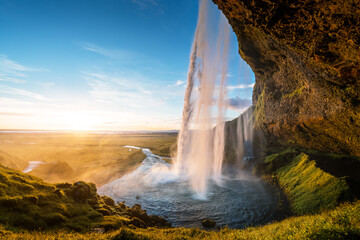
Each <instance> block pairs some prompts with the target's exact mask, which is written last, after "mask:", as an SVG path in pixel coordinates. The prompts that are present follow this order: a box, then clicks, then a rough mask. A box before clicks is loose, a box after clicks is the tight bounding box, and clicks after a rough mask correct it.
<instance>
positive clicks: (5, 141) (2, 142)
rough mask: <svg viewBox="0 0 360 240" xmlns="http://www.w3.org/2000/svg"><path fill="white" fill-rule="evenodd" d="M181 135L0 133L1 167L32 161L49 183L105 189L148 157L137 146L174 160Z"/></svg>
mask: <svg viewBox="0 0 360 240" xmlns="http://www.w3.org/2000/svg"><path fill="white" fill-rule="evenodd" d="M176 139H177V134H166V133H159V134H94V133H88V132H74V133H68V132H40V133H33V132H18V133H14V132H10V133H8V132H0V163H2V164H4V165H5V166H9V167H13V168H16V169H18V170H24V169H25V168H26V167H27V166H28V162H29V161H41V162H46V163H51V164H46V165H39V167H38V168H37V169H35V170H34V171H31V172H29V174H33V175H35V176H38V177H41V178H43V179H44V180H46V181H48V182H64V181H68V182H73V181H78V180H85V181H88V182H94V183H95V184H96V185H97V186H101V185H103V184H105V183H107V182H109V181H111V180H114V179H116V178H118V177H120V176H122V175H123V174H125V173H126V172H128V171H131V170H132V169H134V168H135V167H136V166H137V165H138V164H139V163H141V162H142V160H143V159H144V158H145V155H144V154H143V153H142V151H141V150H136V149H131V150H129V149H128V148H124V147H123V146H124V145H133V146H138V147H144V148H149V149H150V150H151V151H152V152H153V153H155V154H157V155H159V156H163V157H170V155H171V149H173V148H174V146H175V145H176Z"/></svg>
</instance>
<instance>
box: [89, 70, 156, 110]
mask: <svg viewBox="0 0 360 240" xmlns="http://www.w3.org/2000/svg"><path fill="white" fill-rule="evenodd" d="M83 77H84V79H85V80H87V83H88V85H89V86H90V88H91V89H90V91H89V93H90V95H91V96H93V97H94V98H95V100H96V101H97V102H107V103H116V102H117V103H121V104H122V105H123V106H126V107H135V108H144V107H145V106H149V105H151V104H157V105H158V104H161V103H162V102H161V100H162V99H160V97H161V96H159V97H158V96H154V95H153V93H152V91H151V89H149V87H148V86H146V85H145V84H144V83H141V82H139V81H138V80H136V79H135V78H134V77H133V76H113V75H110V74H104V73H84V76H83ZM139 78H141V77H139Z"/></svg>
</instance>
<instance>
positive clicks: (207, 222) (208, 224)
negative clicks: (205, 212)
mask: <svg viewBox="0 0 360 240" xmlns="http://www.w3.org/2000/svg"><path fill="white" fill-rule="evenodd" d="M201 224H202V225H203V226H204V227H206V228H214V227H215V226H216V222H215V221H213V220H211V219H208V218H206V219H204V220H202V221H201Z"/></svg>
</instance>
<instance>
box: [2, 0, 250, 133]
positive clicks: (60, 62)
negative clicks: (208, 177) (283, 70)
mask: <svg viewBox="0 0 360 240" xmlns="http://www.w3.org/2000/svg"><path fill="white" fill-rule="evenodd" d="M214 9H216V6H215V5H214ZM197 13H198V2H197V1H194V0H181V1H175V0H102V1H100V0H99V1H90V0H61V1H60V0H51V1H49V0H43V1H40V0H33V1H28V0H22V1H20V0H0V35H1V38H0V129H54V130H56V129H58V130H61V129H80V130H81V129H94V130H95V129H96V130H158V129H161V130H165V129H178V127H179V123H180V120H181V113H182V104H183V97H184V91H185V88H184V87H185V81H186V74H187V69H188V62H189V61H188V59H189V52H190V47H191V43H192V40H193V35H194V31H195V27H196V22H197ZM230 51H231V53H230V60H231V61H230V66H229V96H230V97H231V98H232V102H233V103H234V107H240V108H241V106H242V104H243V103H246V102H249V99H250V98H251V92H252V89H251V84H252V83H253V82H254V76H253V74H252V72H251V70H249V68H248V67H247V65H246V64H245V63H243V62H242V61H241V60H240V57H239V55H238V53H237V51H238V50H237V43H236V38H235V35H234V34H233V33H232V46H231V48H230ZM239 79H245V81H244V82H240V81H239ZM240 84H242V85H241V86H239V85H240ZM239 111H241V109H237V110H236V111H229V113H228V117H229V118H231V117H234V116H236V115H237V114H238V113H239Z"/></svg>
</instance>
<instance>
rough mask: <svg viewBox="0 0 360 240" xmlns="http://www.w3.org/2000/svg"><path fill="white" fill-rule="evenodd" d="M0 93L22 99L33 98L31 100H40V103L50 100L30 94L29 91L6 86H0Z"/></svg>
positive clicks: (36, 94)
mask: <svg viewBox="0 0 360 240" xmlns="http://www.w3.org/2000/svg"><path fill="white" fill-rule="evenodd" d="M0 92H2V93H7V94H12V95H18V96H22V97H28V98H33V99H36V100H42V101H49V100H51V99H49V98H46V97H44V96H42V95H40V94H38V93H34V92H30V91H27V90H24V89H20V88H14V87H10V86H7V85H1V84H0Z"/></svg>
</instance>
